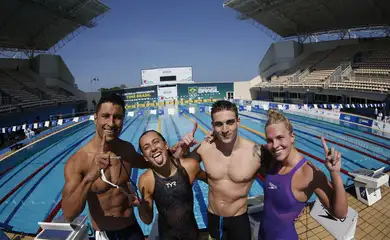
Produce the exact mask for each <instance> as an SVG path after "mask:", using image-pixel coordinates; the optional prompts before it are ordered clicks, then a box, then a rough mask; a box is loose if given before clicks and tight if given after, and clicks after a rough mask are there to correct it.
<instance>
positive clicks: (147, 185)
mask: <svg viewBox="0 0 390 240" xmlns="http://www.w3.org/2000/svg"><path fill="white" fill-rule="evenodd" d="M153 184H154V182H153V181H152V179H151V176H150V174H149V173H148V172H145V173H144V174H142V175H141V176H140V178H139V181H138V188H139V190H140V191H141V197H142V200H141V202H142V203H141V204H140V206H139V207H138V210H139V211H138V212H139V216H140V218H141V220H142V221H143V222H144V223H145V224H151V223H152V221H153V197H152V196H153V191H154V185H153Z"/></svg>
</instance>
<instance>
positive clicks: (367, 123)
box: [340, 113, 373, 127]
mask: <svg viewBox="0 0 390 240" xmlns="http://www.w3.org/2000/svg"><path fill="white" fill-rule="evenodd" d="M340 120H344V121H347V122H352V123H358V124H361V125H364V126H368V127H371V126H372V123H373V120H372V119H368V118H363V117H359V116H354V115H349V114H345V113H341V114H340Z"/></svg>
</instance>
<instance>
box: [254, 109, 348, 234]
mask: <svg viewBox="0 0 390 240" xmlns="http://www.w3.org/2000/svg"><path fill="white" fill-rule="evenodd" d="M265 133H266V141H267V144H266V148H267V149H268V150H269V152H270V153H271V154H272V156H270V157H269V158H268V160H270V162H271V164H269V165H268V169H267V170H266V174H265V181H264V214H263V219H262V221H261V224H260V229H259V239H262V240H268V239H281V240H297V239H298V234H297V232H296V230H295V227H294V221H295V219H296V218H297V217H298V216H299V214H300V213H301V212H302V210H303V208H304V207H305V205H306V202H307V201H308V200H309V199H310V197H311V196H312V195H313V193H315V194H316V196H317V197H318V198H319V200H320V201H321V203H322V204H323V205H324V207H325V208H326V209H327V210H328V211H329V212H330V213H331V214H332V215H333V216H334V217H336V218H344V217H345V216H346V215H347V212H348V199H347V194H346V193H345V190H344V185H343V181H342V179H341V175H340V169H341V153H340V152H338V151H336V150H335V149H334V148H333V147H332V148H331V149H329V148H328V146H327V144H326V141H325V139H324V138H321V141H322V145H323V148H324V153H325V160H326V161H325V166H326V168H327V169H328V171H329V173H330V176H331V180H332V183H330V182H329V181H328V179H327V177H326V175H325V174H324V173H323V172H322V171H321V170H320V169H318V168H317V167H316V166H314V165H313V164H312V163H311V162H310V161H308V160H307V159H305V157H304V156H302V155H301V154H300V153H299V152H298V150H297V149H296V148H295V147H294V143H295V135H294V131H293V127H292V125H291V123H290V121H289V120H288V119H287V118H286V117H285V116H284V115H283V114H282V113H280V112H279V111H278V110H270V111H269V112H268V121H267V123H266V125H265Z"/></svg>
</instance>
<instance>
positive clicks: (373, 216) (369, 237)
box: [7, 173, 390, 240]
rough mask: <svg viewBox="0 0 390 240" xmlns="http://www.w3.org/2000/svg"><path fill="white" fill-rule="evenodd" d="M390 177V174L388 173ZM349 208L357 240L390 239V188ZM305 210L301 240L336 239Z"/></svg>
mask: <svg viewBox="0 0 390 240" xmlns="http://www.w3.org/2000/svg"><path fill="white" fill-rule="evenodd" d="M388 174H389V175H390V173H388ZM348 202H349V206H350V207H351V208H353V209H355V210H356V211H357V212H358V213H359V217H358V224H357V229H356V234H355V239H364V240H380V239H390V188H389V187H382V199H381V200H379V201H378V202H376V203H375V204H373V205H372V206H370V207H369V206H367V205H365V204H364V203H362V202H360V201H359V200H357V198H356V196H355V195H354V193H352V194H350V193H348ZM308 209H309V207H307V208H306V209H305V212H304V213H303V214H302V215H301V216H300V218H299V219H298V221H297V222H296V223H295V227H296V229H297V232H298V234H299V239H310V240H317V239H318V240H319V239H321V240H330V239H335V238H334V237H333V236H332V235H331V234H330V233H329V232H328V231H327V230H325V229H324V228H323V227H322V226H321V225H320V224H319V223H318V222H316V221H315V220H314V219H313V218H312V217H311V216H310V214H309V212H308V211H307V210H308ZM7 235H8V237H9V238H10V239H18V240H19V239H23V240H32V239H34V238H33V237H30V236H24V237H23V236H20V235H19V234H13V233H7ZM200 239H201V240H206V239H208V234H207V233H201V237H200Z"/></svg>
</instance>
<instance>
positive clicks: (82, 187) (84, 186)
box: [62, 153, 93, 222]
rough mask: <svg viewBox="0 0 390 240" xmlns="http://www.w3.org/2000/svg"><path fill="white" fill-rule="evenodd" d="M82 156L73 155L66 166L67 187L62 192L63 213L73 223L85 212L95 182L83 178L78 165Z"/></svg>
mask: <svg viewBox="0 0 390 240" xmlns="http://www.w3.org/2000/svg"><path fill="white" fill-rule="evenodd" d="M79 157H80V154H77V153H76V154H75V155H73V156H72V157H71V158H70V159H69V160H68V162H67V163H66V165H65V170H64V171H65V186H64V188H63V190H62V211H63V214H64V217H65V219H66V220H67V221H69V222H71V221H73V219H75V218H76V217H77V216H78V215H80V213H81V212H82V211H83V210H84V208H85V204H86V202H87V195H88V192H89V190H90V188H91V186H92V183H93V181H88V180H87V179H86V178H83V174H82V169H81V167H80V165H79V164H78V163H77V159H78V158H79Z"/></svg>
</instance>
